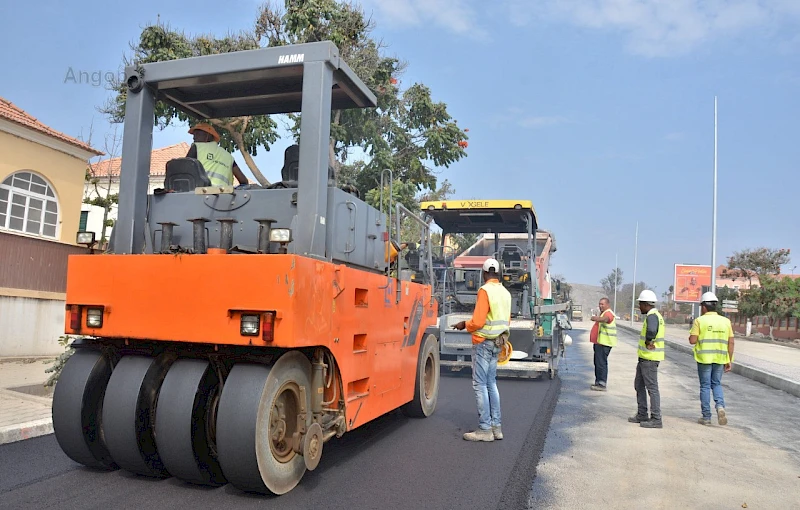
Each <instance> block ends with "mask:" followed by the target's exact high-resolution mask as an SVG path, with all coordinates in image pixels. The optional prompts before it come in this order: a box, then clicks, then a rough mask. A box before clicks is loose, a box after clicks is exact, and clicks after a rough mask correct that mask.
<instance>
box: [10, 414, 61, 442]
mask: <svg viewBox="0 0 800 510" xmlns="http://www.w3.org/2000/svg"><path fill="white" fill-rule="evenodd" d="M52 433H53V419H52V418H42V419H41V420H34V421H29V422H27V423H20V424H17V425H9V426H7V427H2V428H0V444H7V443H16V442H17V441H22V440H24V439H30V438H33V437H39V436H45V435H47V434H52Z"/></svg>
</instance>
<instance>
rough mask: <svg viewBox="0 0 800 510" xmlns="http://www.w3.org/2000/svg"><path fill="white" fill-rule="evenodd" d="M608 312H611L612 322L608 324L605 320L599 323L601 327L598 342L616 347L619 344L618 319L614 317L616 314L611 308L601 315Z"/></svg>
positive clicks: (598, 331)
mask: <svg viewBox="0 0 800 510" xmlns="http://www.w3.org/2000/svg"><path fill="white" fill-rule="evenodd" d="M608 312H611V322H610V323H608V324H606V323H605V322H600V323H598V324H599V325H600V327H599V328H598V329H597V343H598V344H600V345H606V346H608V347H614V346H616V345H617V320H616V319H615V318H614V317H615V316H616V314H615V313H614V312H613V311H612V310H611V309H609V310H606V311H605V312H603V313H602V314H600V316H601V317H602V316H603V315H605V314H607V313H608Z"/></svg>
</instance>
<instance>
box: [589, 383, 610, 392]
mask: <svg viewBox="0 0 800 510" xmlns="http://www.w3.org/2000/svg"><path fill="white" fill-rule="evenodd" d="M591 388H592V389H593V390H594V391H607V389H606V387H605V386H603V385H602V384H592V385H591Z"/></svg>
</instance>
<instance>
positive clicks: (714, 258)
mask: <svg viewBox="0 0 800 510" xmlns="http://www.w3.org/2000/svg"><path fill="white" fill-rule="evenodd" d="M711 292H713V293H715V294H716V292H717V96H714V214H713V220H712V223H711Z"/></svg>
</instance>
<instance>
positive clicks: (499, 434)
mask: <svg viewBox="0 0 800 510" xmlns="http://www.w3.org/2000/svg"><path fill="white" fill-rule="evenodd" d="M492 433H493V434H494V438H495V439H503V429H502V428H500V425H498V426H496V427H492Z"/></svg>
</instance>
